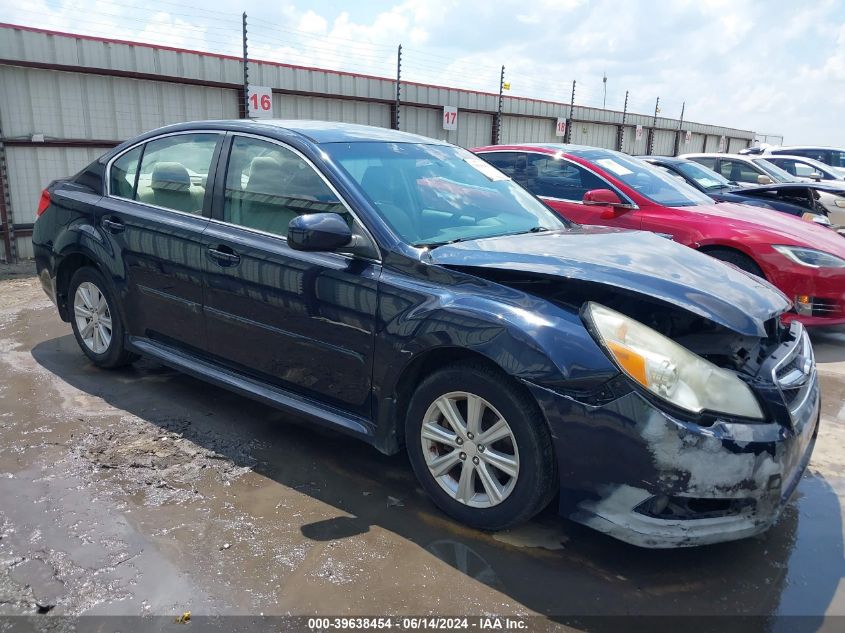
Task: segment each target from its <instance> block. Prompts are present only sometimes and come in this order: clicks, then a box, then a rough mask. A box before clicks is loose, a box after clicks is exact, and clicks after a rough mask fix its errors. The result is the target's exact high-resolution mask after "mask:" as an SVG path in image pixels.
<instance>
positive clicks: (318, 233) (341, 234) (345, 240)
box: [288, 213, 352, 251]
mask: <svg viewBox="0 0 845 633" xmlns="http://www.w3.org/2000/svg"><path fill="white" fill-rule="evenodd" d="M351 241H352V230H351V229H350V228H349V225H348V224H347V223H346V220H344V219H343V218H342V217H340V215H338V214H337V213H309V214H306V215H300V216H297V217H295V218H294V219H293V220H291V221H290V224H288V245H289V246H290V247H291V248H292V249H294V250H297V251H335V250H337V249H339V248H342V247H344V246H347V245H348V244H349V243H350V242H351Z"/></svg>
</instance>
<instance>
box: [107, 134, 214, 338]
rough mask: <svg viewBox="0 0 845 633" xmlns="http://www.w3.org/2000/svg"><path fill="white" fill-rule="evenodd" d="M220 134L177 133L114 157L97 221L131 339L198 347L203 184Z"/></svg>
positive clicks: (205, 222) (205, 202)
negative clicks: (114, 266) (115, 269)
mask: <svg viewBox="0 0 845 633" xmlns="http://www.w3.org/2000/svg"><path fill="white" fill-rule="evenodd" d="M222 139H223V135H222V134H220V133H189V134H175V135H168V136H164V137H160V138H158V139H153V140H150V141H148V142H147V143H144V144H142V145H138V146H136V147H135V148H132V149H130V150H129V151H127V152H125V153H124V154H122V155H120V156H118V157H117V158H116V159H115V160H114V161H113V162H112V163H111V167H110V170H109V175H108V178H109V189H108V195H107V196H106V197H104V198H103V200H102V202H101V203H100V204H99V213H100V217H99V218H98V223H99V225H100V227H101V229H102V232H103V234H104V235H105V236H106V237H107V239H108V241H109V242H110V247H111V248H112V249H113V252H114V253H115V254H117V255H118V257H119V259H120V262H121V264H122V266H123V274H122V276H121V277H122V278H121V279H119V280H118V282H119V287H118V292H120V293H121V294H122V295H123V301H122V302H121V303H123V305H124V306H125V314H124V317H125V320H126V326H127V330H128V333H129V334H130V335H131V336H138V337H144V338H153V339H158V340H162V341H164V342H167V343H169V344H173V345H177V346H184V347H191V348H197V349H202V348H203V347H204V346H205V343H206V337H205V323H204V318H203V313H202V303H203V265H204V246H203V241H202V234H203V231H205V228H206V226H207V225H208V218H207V217H204V214H203V211H204V210H205V213H206V215H207V214H208V213H210V201H211V196H210V194H209V195H206V193H207V192H206V182H207V179H208V174H209V170H210V167H211V164H212V161H213V159H214V157H215V154H216V151H217V148H218V146H219V145H220V143H221V142H222Z"/></svg>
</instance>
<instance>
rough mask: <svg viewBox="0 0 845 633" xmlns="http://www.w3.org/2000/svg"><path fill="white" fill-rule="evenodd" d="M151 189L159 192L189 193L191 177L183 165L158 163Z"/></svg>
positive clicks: (154, 168)
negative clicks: (163, 190) (165, 190)
mask: <svg viewBox="0 0 845 633" xmlns="http://www.w3.org/2000/svg"><path fill="white" fill-rule="evenodd" d="M150 187H151V188H152V189H159V190H161V189H167V190H169V191H189V190H190V188H191V176H190V175H189V174H188V170H187V169H185V167H184V165H182V164H181V163H156V166H155V167H153V175H152V180H151V182H150Z"/></svg>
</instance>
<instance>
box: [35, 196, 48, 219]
mask: <svg viewBox="0 0 845 633" xmlns="http://www.w3.org/2000/svg"><path fill="white" fill-rule="evenodd" d="M49 206H50V192H49V191H47V190H46V189H45V190H44V191H42V192H41V199H40V200H39V201H38V211H36V212H35V217H37V218H40V217H41V214H42V213H44V212H45V211H46V210H47V207H49Z"/></svg>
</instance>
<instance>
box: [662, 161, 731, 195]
mask: <svg viewBox="0 0 845 633" xmlns="http://www.w3.org/2000/svg"><path fill="white" fill-rule="evenodd" d="M672 165H673V167H674V168H675V169H677V170H678V171H679V172H681V173H682V174H683V175H684V176H686V177H687V178H689V179H691V180H694V181H695V182H697V183H698V185H699V186H700V187H701V188H702V189H704V190H705V191H714V190H716V189H724V188H725V187H730V186H731V181H730V180H728V179H727V178H725V177H724V176H723V175H722V174H717V173H716V172H715V171H713V170H712V169H707V168H706V167H705V166H704V165H699V164H698V163H695V162H693V161H691V160H689V161H684V162H677V163H672Z"/></svg>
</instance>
